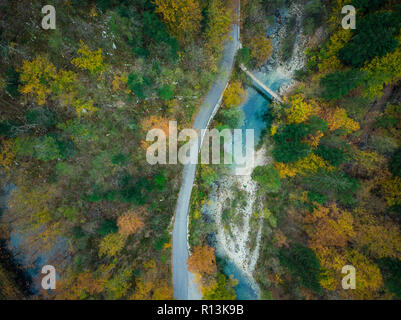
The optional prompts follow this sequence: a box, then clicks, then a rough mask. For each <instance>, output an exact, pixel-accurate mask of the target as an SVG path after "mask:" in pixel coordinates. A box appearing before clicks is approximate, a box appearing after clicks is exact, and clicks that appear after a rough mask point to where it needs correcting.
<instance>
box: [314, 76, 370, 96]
mask: <svg viewBox="0 0 401 320" xmlns="http://www.w3.org/2000/svg"><path fill="white" fill-rule="evenodd" d="M363 76H364V73H363V72H361V71H359V70H356V69H351V70H348V71H337V72H333V73H330V74H327V75H326V76H324V77H323V78H322V79H321V80H320V85H321V87H323V94H322V95H323V98H325V99H327V100H333V99H340V98H342V97H344V96H346V95H347V94H348V93H349V92H350V91H351V90H353V89H355V88H356V87H357V86H358V85H359V84H361V82H362V81H363Z"/></svg>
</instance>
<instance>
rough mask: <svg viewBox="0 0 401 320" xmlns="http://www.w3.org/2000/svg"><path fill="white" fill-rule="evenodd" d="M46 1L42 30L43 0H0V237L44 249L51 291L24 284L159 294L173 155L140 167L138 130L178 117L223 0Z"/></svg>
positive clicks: (225, 26) (167, 261) (203, 63)
mask: <svg viewBox="0 0 401 320" xmlns="http://www.w3.org/2000/svg"><path fill="white" fill-rule="evenodd" d="M48 4H51V5H53V6H54V7H55V9H56V15H57V20H56V29H55V30H51V29H49V30H44V29H42V27H41V21H42V18H43V16H44V15H43V14H42V12H41V9H42V6H43V4H42V1H30V0H24V1H17V2H16V1H1V3H0V12H1V13H0V15H1V19H0V23H1V24H0V50H1V52H0V54H1V63H0V76H1V78H0V105H1V108H0V141H1V143H0V145H1V147H0V150H1V151H0V152H1V155H0V167H1V171H2V179H4V181H8V182H9V183H12V184H14V185H15V189H14V191H13V192H12V195H11V197H10V199H9V203H8V205H9V210H8V211H7V213H3V217H2V225H1V228H2V229H1V230H2V232H1V237H2V238H3V240H7V239H8V236H9V234H10V232H16V231H17V232H19V233H21V234H23V235H24V241H23V253H24V254H25V255H28V256H29V257H30V259H31V262H32V263H33V262H34V261H35V259H36V257H37V255H38V254H41V253H42V252H44V251H49V252H52V250H53V249H54V248H55V247H56V248H57V250H56V254H51V255H48V256H47V257H48V261H47V262H48V263H50V264H52V265H54V266H55V267H56V270H57V274H58V276H59V277H60V279H59V280H58V281H57V290H56V291H55V292H54V293H53V292H50V291H49V292H36V293H35V295H42V296H43V297H48V298H57V299H62V298H67V299H90V298H97V299H101V298H105V299H120V298H125V299H171V298H172V287H171V236H170V229H171V221H172V217H173V213H174V207H175V204H176V199H177V193H178V188H179V185H180V172H181V167H180V166H177V165H175V166H168V165H165V166H161V165H160V166H159V165H155V166H151V165H149V164H148V163H147V162H146V147H147V142H146V141H145V137H146V133H147V132H148V131H149V130H150V129H151V128H154V127H156V128H167V127H168V121H169V120H170V119H173V120H176V121H178V126H179V128H181V127H190V126H191V121H192V117H193V115H194V113H195V111H196V109H197V108H198V107H199V105H200V102H201V101H202V97H203V95H204V93H205V92H206V91H207V89H208V87H209V86H210V84H211V82H212V80H213V79H214V77H215V73H216V70H217V65H218V61H219V59H220V56H221V50H222V47H223V42H224V39H225V38H226V36H227V32H228V31H229V28H230V27H231V21H232V10H231V5H230V2H229V1H225V0H213V1H203V0H202V1H198V0H185V1H174V0H169V1H165V0H156V1H146V0H129V1H128V0H96V1H90V0H87V1H85V0H84V1H82V0H79V1H76V0H71V1H61V0H60V1H49V2H48ZM53 251H54V250H53ZM5 258H6V257H3V259H5ZM38 276H40V274H38ZM1 277H4V276H3V271H2V270H1ZM10 279H12V278H10ZM33 281H39V280H38V279H33ZM3 285H8V284H7V283H6V284H4V283H2V286H3ZM10 286H11V284H10ZM9 291H10V292H11V291H12V289H11V288H10V290H9Z"/></svg>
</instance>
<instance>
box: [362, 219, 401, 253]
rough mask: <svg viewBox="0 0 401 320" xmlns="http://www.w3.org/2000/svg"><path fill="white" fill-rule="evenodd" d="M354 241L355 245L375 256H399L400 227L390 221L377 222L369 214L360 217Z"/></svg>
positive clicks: (400, 250)
mask: <svg viewBox="0 0 401 320" xmlns="http://www.w3.org/2000/svg"><path fill="white" fill-rule="evenodd" d="M361 220H363V221H364V222H360V223H358V226H357V233H356V235H355V242H356V244H357V246H358V247H359V248H361V249H363V250H365V251H366V252H368V253H369V255H370V256H371V257H375V258H384V257H389V258H397V259H400V258H401V232H400V228H399V227H398V226H397V225H395V224H394V223H391V222H379V221H377V220H376V219H374V218H373V217H371V216H368V215H366V216H364V217H363V218H361Z"/></svg>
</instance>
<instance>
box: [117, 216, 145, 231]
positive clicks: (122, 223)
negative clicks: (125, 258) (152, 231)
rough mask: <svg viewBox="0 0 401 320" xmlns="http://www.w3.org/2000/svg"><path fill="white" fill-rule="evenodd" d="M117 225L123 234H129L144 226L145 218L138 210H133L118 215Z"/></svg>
mask: <svg viewBox="0 0 401 320" xmlns="http://www.w3.org/2000/svg"><path fill="white" fill-rule="evenodd" d="M117 226H118V232H119V233H120V234H121V235H123V236H129V235H131V234H134V233H136V232H138V230H139V229H141V228H142V227H143V220H142V218H141V217H139V216H138V214H137V213H136V212H134V211H133V210H131V211H128V212H126V213H124V214H123V215H122V216H119V217H118V219H117Z"/></svg>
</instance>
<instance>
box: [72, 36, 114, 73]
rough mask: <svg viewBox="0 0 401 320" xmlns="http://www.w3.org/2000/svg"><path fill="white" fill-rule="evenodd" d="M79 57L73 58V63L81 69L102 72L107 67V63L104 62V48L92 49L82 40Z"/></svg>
mask: <svg viewBox="0 0 401 320" xmlns="http://www.w3.org/2000/svg"><path fill="white" fill-rule="evenodd" d="M78 54H79V57H77V58H74V59H72V60H71V63H72V64H73V65H74V66H76V67H78V68H81V69H86V70H89V72H90V73H91V74H101V73H103V72H104V70H105V69H106V64H105V63H104V62H103V57H102V49H100V48H99V49H97V50H96V51H92V50H90V49H89V47H88V46H87V45H86V44H84V43H83V41H82V40H81V41H80V42H79V48H78Z"/></svg>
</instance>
